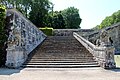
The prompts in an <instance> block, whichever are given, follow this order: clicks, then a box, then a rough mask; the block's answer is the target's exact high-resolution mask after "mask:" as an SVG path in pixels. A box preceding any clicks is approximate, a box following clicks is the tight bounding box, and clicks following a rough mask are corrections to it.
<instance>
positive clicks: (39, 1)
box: [29, 0, 50, 27]
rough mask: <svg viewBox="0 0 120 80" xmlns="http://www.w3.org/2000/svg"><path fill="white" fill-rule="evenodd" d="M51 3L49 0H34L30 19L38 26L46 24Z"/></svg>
mask: <svg viewBox="0 0 120 80" xmlns="http://www.w3.org/2000/svg"><path fill="white" fill-rule="evenodd" d="M49 8H50V4H49V1H48V0H33V1H32V5H31V11H30V13H29V15H30V16H29V19H30V20H31V21H32V22H33V23H34V24H35V25H36V26H37V27H44V26H46V22H47V21H46V20H47V16H48V11H49Z"/></svg>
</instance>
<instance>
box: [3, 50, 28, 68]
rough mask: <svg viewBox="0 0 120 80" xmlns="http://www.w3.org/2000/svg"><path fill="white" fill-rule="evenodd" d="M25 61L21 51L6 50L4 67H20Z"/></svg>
mask: <svg viewBox="0 0 120 80" xmlns="http://www.w3.org/2000/svg"><path fill="white" fill-rule="evenodd" d="M25 60H26V59H25V58H24V52H23V51H22V50H15V49H7V61H6V64H5V65H6V66H7V67H10V68H18V67H20V66H21V65H22V64H23V63H24V61H25Z"/></svg>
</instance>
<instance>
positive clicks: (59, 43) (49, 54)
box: [22, 36, 99, 68]
mask: <svg viewBox="0 0 120 80" xmlns="http://www.w3.org/2000/svg"><path fill="white" fill-rule="evenodd" d="M22 67H29V68H85V67H99V66H98V63H97V62H96V61H95V60H94V59H93V55H92V54H91V53H89V51H88V50H87V49H86V48H85V47H84V46H83V45H82V44H80V43H79V42H78V41H77V40H76V39H75V38H74V37H73V36H48V37H47V38H46V39H45V41H44V42H43V43H42V44H41V45H40V46H39V47H38V48H37V49H36V51H35V52H34V53H33V54H32V55H30V56H29V57H28V59H27V61H26V62H25V63H24V64H23V65H22Z"/></svg>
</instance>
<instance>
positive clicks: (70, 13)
mask: <svg viewBox="0 0 120 80" xmlns="http://www.w3.org/2000/svg"><path fill="white" fill-rule="evenodd" d="M61 12H62V15H63V17H64V19H65V21H66V28H68V29H77V28H80V23H81V20H82V19H81V18H80V15H79V9H77V8H74V7H69V8H67V9H64V10H63V11H61Z"/></svg>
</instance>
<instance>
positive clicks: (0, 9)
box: [0, 4, 7, 66]
mask: <svg viewBox="0 0 120 80" xmlns="http://www.w3.org/2000/svg"><path fill="white" fill-rule="evenodd" d="M5 16H6V7H5V6H4V5H1V4H0V66H2V65H4V64H5V59H6V45H5V42H6V41H7V36H6V30H5Z"/></svg>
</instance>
